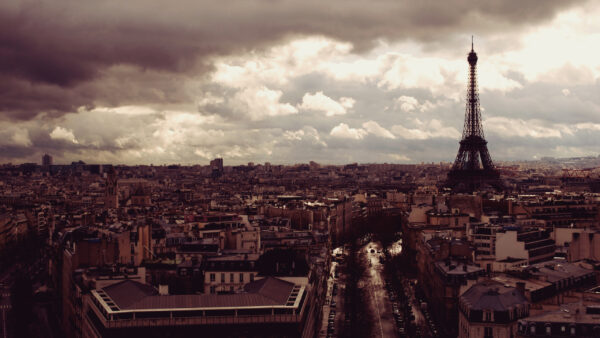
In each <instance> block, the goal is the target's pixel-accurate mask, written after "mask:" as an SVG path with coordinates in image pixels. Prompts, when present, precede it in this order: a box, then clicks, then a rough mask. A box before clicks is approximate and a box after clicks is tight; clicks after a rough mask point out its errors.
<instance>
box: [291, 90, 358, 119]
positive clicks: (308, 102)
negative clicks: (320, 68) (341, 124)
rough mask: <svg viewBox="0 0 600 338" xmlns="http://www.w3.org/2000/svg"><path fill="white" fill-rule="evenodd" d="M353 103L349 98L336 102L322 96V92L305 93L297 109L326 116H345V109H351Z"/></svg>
mask: <svg viewBox="0 0 600 338" xmlns="http://www.w3.org/2000/svg"><path fill="white" fill-rule="evenodd" d="M354 102H355V101H354V99H352V98H349V97H343V98H341V99H340V102H337V101H335V100H334V99H332V98H330V97H329V96H327V95H325V94H323V92H316V93H315V94H310V93H306V94H304V96H303V97H302V104H300V105H299V106H298V108H300V109H306V110H315V111H320V112H324V113H325V115H327V116H334V115H345V114H346V113H347V110H346V108H352V106H354Z"/></svg>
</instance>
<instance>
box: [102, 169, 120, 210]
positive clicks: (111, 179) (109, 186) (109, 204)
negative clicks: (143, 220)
mask: <svg viewBox="0 0 600 338" xmlns="http://www.w3.org/2000/svg"><path fill="white" fill-rule="evenodd" d="M118 192H119V187H118V183H117V173H116V172H115V168H113V167H112V166H111V167H110V168H109V169H108V172H107V177H106V192H105V196H104V205H105V206H106V208H107V209H116V208H118V207H119V195H118Z"/></svg>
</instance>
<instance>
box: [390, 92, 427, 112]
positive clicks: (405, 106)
mask: <svg viewBox="0 0 600 338" xmlns="http://www.w3.org/2000/svg"><path fill="white" fill-rule="evenodd" d="M397 104H398V105H400V109H401V110H402V111H404V112H407V113H410V112H414V111H419V112H421V113H424V112H426V111H428V110H431V109H433V108H435V106H436V105H435V104H433V103H431V102H430V101H428V100H426V101H425V102H423V103H422V104H420V103H419V100H417V99H416V98H414V97H412V96H405V95H402V96H400V97H399V98H398V100H397Z"/></svg>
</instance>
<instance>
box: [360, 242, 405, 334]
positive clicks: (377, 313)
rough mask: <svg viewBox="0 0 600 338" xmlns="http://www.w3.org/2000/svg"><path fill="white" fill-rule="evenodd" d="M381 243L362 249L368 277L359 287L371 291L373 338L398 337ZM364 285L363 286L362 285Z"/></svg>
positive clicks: (365, 246) (372, 243)
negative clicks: (381, 260) (386, 283)
mask: <svg viewBox="0 0 600 338" xmlns="http://www.w3.org/2000/svg"><path fill="white" fill-rule="evenodd" d="M381 252H382V248H381V245H380V244H379V243H375V242H370V243H367V244H366V245H364V246H363V247H361V250H360V253H361V256H363V257H364V258H365V259H364V260H361V261H362V262H364V264H367V266H366V268H367V276H366V278H364V279H363V280H361V281H360V284H359V286H362V287H365V288H367V290H368V291H369V294H370V297H369V306H370V308H371V311H372V312H371V313H372V314H373V317H374V319H375V325H374V327H373V332H372V335H371V336H372V337H397V335H396V323H395V321H394V316H393V314H392V304H391V302H390V299H389V297H388V295H387V292H386V290H385V282H384V278H383V265H382V264H381V263H380V262H379V257H380V256H381V255H383V254H382V253H381ZM361 284H362V285H361Z"/></svg>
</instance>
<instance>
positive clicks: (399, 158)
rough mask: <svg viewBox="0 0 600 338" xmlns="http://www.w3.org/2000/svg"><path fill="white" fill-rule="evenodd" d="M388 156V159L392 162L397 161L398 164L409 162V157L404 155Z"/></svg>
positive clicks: (392, 154)
mask: <svg viewBox="0 0 600 338" xmlns="http://www.w3.org/2000/svg"><path fill="white" fill-rule="evenodd" d="M388 156H389V157H390V158H392V159H393V160H395V161H399V162H409V161H410V157H408V156H404V155H400V154H394V153H391V154H388Z"/></svg>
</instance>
